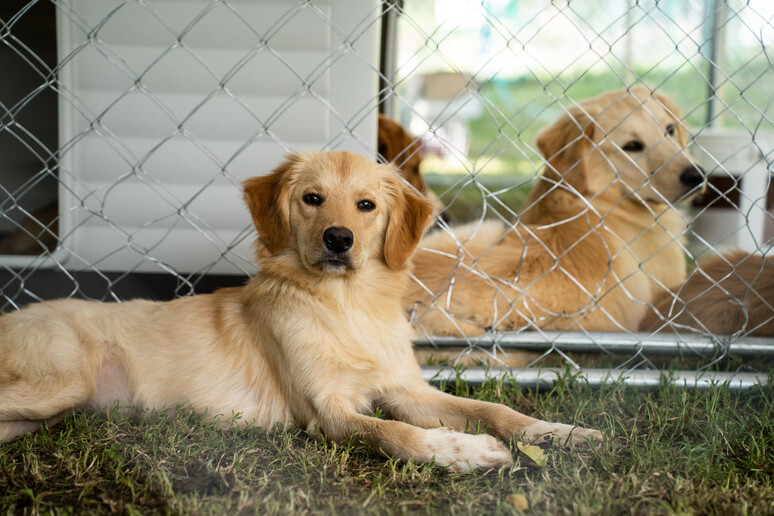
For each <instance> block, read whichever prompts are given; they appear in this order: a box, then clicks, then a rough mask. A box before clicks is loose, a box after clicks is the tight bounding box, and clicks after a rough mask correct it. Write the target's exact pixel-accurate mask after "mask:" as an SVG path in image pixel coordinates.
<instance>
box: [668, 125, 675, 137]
mask: <svg viewBox="0 0 774 516" xmlns="http://www.w3.org/2000/svg"><path fill="white" fill-rule="evenodd" d="M667 134H668V135H669V136H674V135H675V124H669V125H668V126H667Z"/></svg>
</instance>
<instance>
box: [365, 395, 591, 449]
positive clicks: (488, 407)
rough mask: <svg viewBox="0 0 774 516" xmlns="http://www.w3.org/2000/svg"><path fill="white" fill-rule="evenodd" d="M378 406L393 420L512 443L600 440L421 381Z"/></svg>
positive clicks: (584, 430)
mask: <svg viewBox="0 0 774 516" xmlns="http://www.w3.org/2000/svg"><path fill="white" fill-rule="evenodd" d="M377 403H378V404H379V406H380V407H382V408H383V409H384V410H385V411H387V413H388V414H390V415H391V416H392V417H394V418H396V419H399V420H401V421H406V422H408V423H410V424H412V425H417V426H420V427H422V428H435V427H439V426H445V427H449V428H453V429H455V430H459V431H465V430H470V429H476V428H478V427H479V426H480V427H482V430H483V431H486V432H487V433H490V434H492V435H494V436H497V437H499V438H500V439H503V440H504V441H509V440H510V439H511V438H512V437H516V438H521V439H525V440H526V441H529V442H538V443H539V442H546V441H554V442H558V443H561V444H564V445H582V444H586V443H587V442H588V441H589V440H592V441H598V440H601V439H602V434H601V433H600V432H599V431H597V430H592V429H588V428H581V427H578V426H573V425H565V424H562V423H548V422H546V421H541V420H539V419H535V418H533V417H529V416H525V415H524V414H521V413H519V412H516V411H515V410H513V409H511V408H509V407H506V406H505V405H501V404H499V403H490V402H487V401H479V400H472V399H468V398H460V397H457V396H452V395H451V394H446V393H444V392H441V391H439V390H438V389H435V388H434V387H431V386H430V385H428V384H427V383H425V382H424V381H421V380H418V381H417V382H416V383H415V384H413V385H412V386H408V385H405V386H401V387H399V388H396V389H393V390H391V391H388V392H386V393H385V394H384V395H383V396H381V397H380V398H379V399H378V400H377Z"/></svg>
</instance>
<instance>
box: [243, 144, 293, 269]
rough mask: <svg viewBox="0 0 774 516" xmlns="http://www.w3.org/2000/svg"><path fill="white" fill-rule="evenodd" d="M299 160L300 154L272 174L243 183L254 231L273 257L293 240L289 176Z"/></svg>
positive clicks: (286, 159) (288, 157) (252, 178)
mask: <svg viewBox="0 0 774 516" xmlns="http://www.w3.org/2000/svg"><path fill="white" fill-rule="evenodd" d="M300 159H301V158H300V156H299V155H298V154H291V155H288V156H286V157H285V161H284V162H283V163H282V164H281V165H280V166H278V167H277V168H275V169H274V170H273V171H272V172H271V173H269V174H267V175H265V176H259V177H251V178H250V179H247V180H246V181H245V182H244V183H242V185H243V186H244V190H245V201H246V202H247V207H248V208H249V209H250V214H251V215H252V217H253V224H255V229H257V230H258V235H260V237H261V239H262V240H263V243H264V245H265V246H266V249H268V251H269V253H271V254H277V253H278V252H280V251H282V250H283V249H284V248H285V246H287V243H288V238H289V237H290V192H289V190H288V182H289V178H288V175H289V174H288V172H289V171H290V169H292V168H293V166H294V165H295V164H296V163H298V162H299V161H300Z"/></svg>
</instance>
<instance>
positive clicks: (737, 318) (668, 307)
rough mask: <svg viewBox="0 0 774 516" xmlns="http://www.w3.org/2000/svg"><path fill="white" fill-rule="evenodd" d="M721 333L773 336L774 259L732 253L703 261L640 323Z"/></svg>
mask: <svg viewBox="0 0 774 516" xmlns="http://www.w3.org/2000/svg"><path fill="white" fill-rule="evenodd" d="M667 323H668V324H669V327H671V328H673V329H675V330H677V331H685V332H702V333H713V334H716V335H732V334H743V335H774V260H771V259H770V258H766V257H764V256H762V255H760V254H749V253H747V252H745V251H742V250H739V249H737V250H733V251H729V252H726V253H723V254H722V255H717V256H712V257H710V258H707V259H706V260H702V261H701V262H700V263H699V265H698V267H697V268H696V269H694V270H693V271H692V272H691V274H690V275H689V277H688V280H687V281H686V282H685V283H683V284H682V285H680V287H679V288H677V289H676V291H675V292H664V293H663V294H662V295H661V296H660V298H659V299H658V300H657V302H656V304H655V306H654V307H653V310H649V311H648V313H647V314H646V315H645V318H644V319H643V320H642V323H641V324H640V330H642V331H657V330H659V329H662V328H664V327H665V326H666V325H667Z"/></svg>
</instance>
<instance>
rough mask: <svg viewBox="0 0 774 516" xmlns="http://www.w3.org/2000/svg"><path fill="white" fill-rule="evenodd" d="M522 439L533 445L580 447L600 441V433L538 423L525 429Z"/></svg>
mask: <svg viewBox="0 0 774 516" xmlns="http://www.w3.org/2000/svg"><path fill="white" fill-rule="evenodd" d="M524 439H526V440H528V441H530V442H534V443H545V442H554V443H557V444H561V445H563V446H581V445H585V444H588V443H589V442H590V441H601V440H602V433H601V432H600V431H599V430H594V429H591V428H582V427H580V426H573V425H565V424H562V423H547V422H545V421H540V422H538V423H535V424H533V425H530V426H528V427H527V429H526V430H525V431H524Z"/></svg>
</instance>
